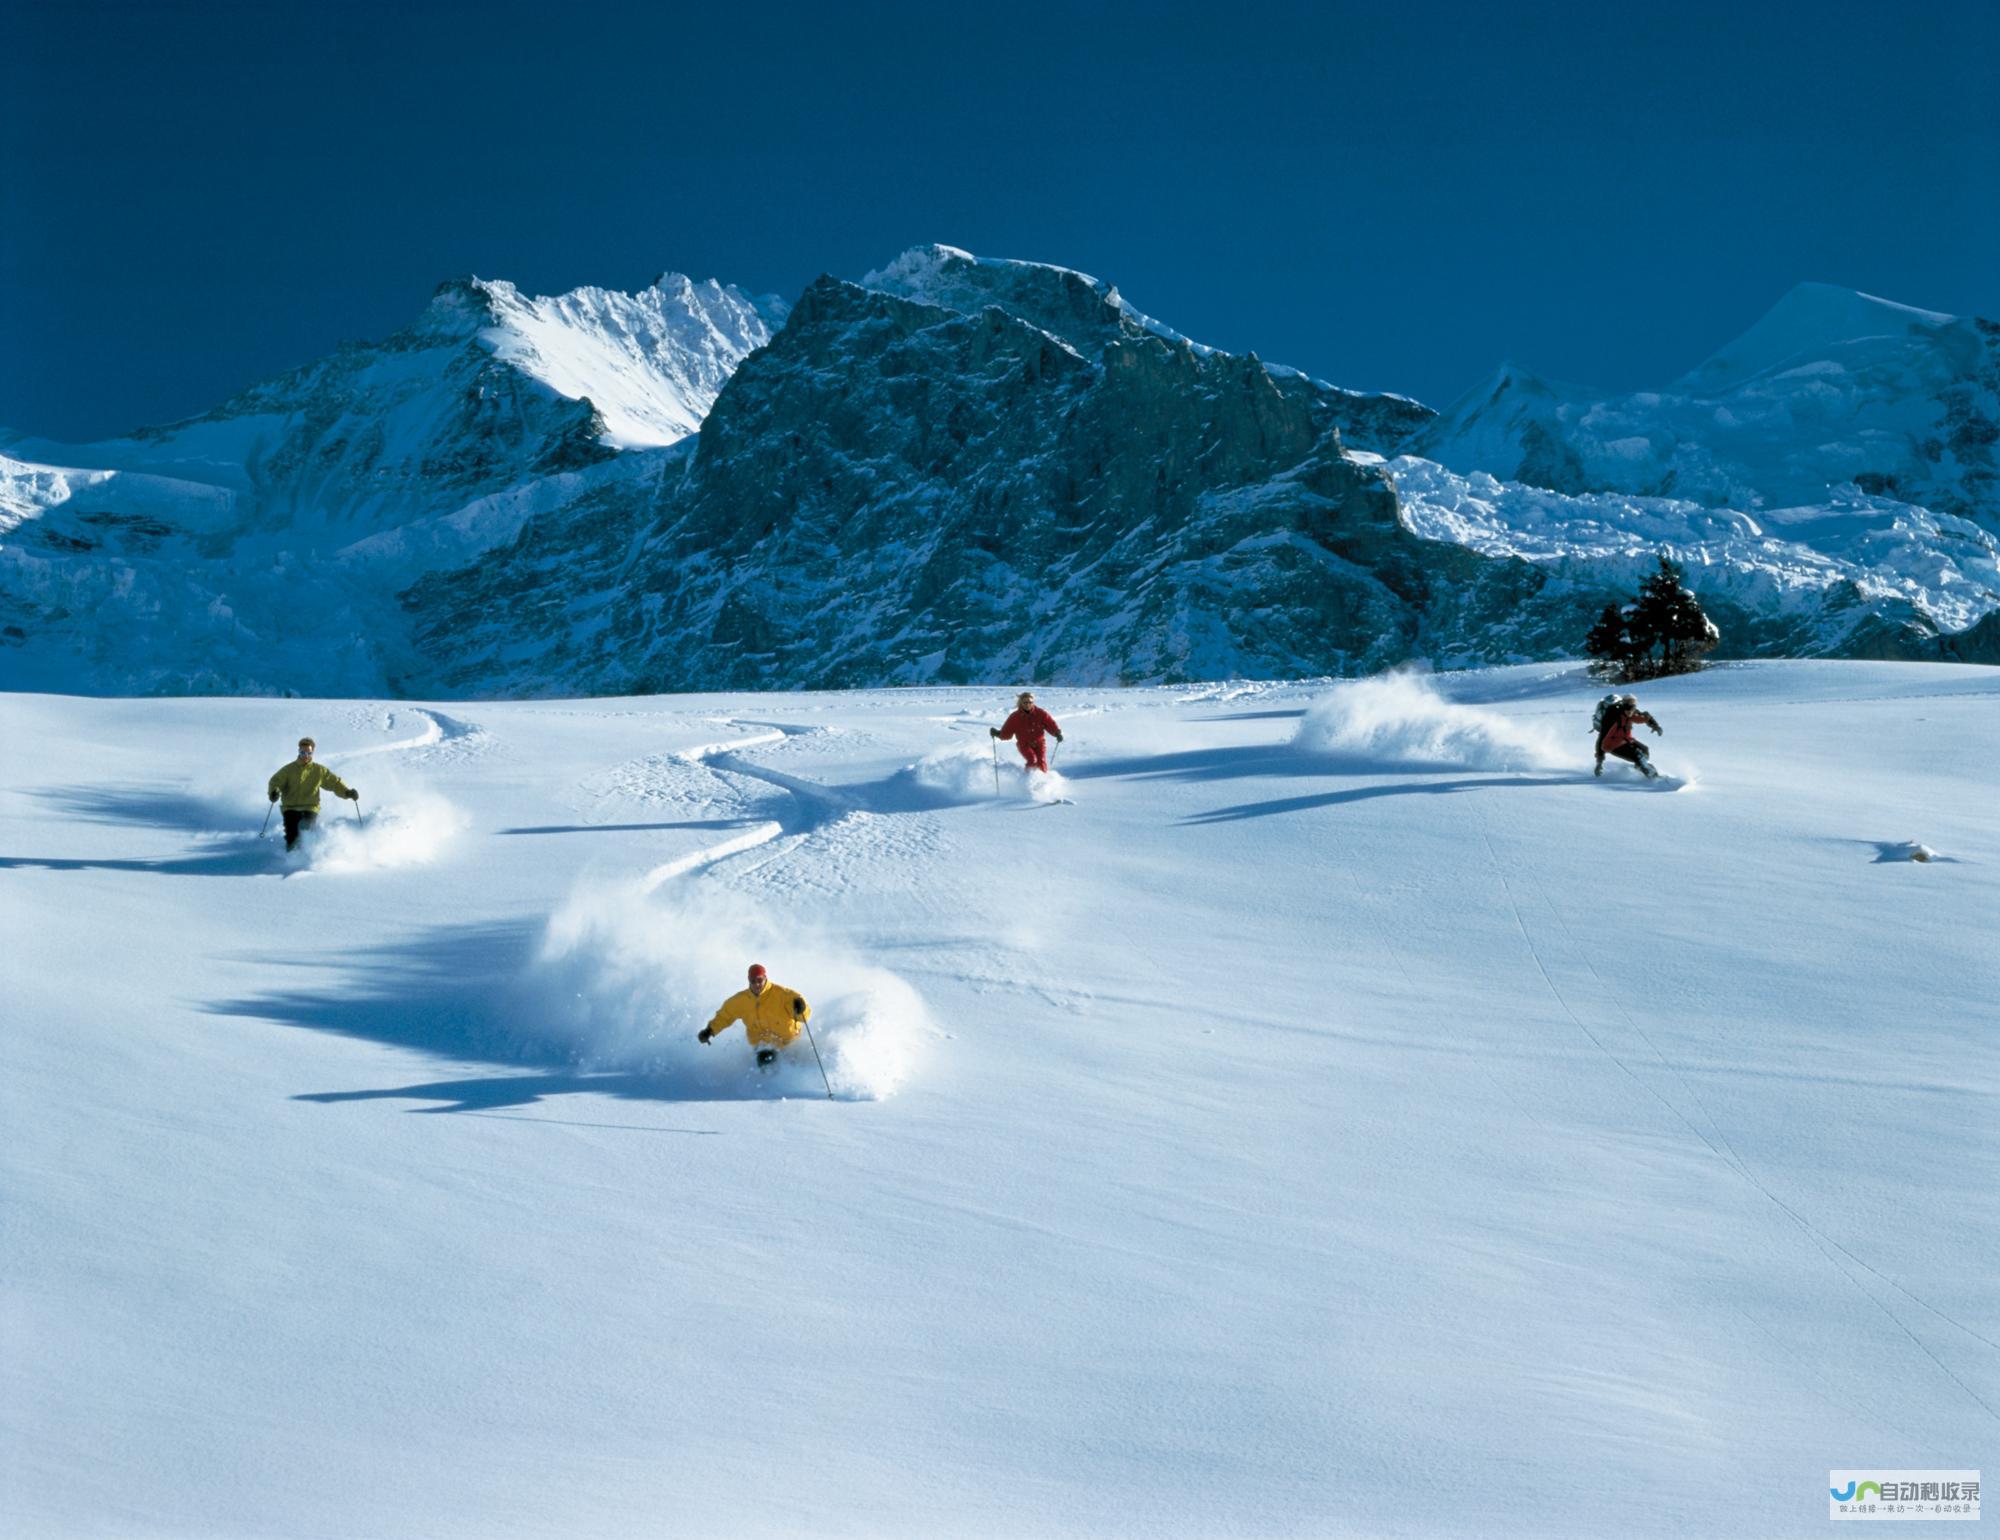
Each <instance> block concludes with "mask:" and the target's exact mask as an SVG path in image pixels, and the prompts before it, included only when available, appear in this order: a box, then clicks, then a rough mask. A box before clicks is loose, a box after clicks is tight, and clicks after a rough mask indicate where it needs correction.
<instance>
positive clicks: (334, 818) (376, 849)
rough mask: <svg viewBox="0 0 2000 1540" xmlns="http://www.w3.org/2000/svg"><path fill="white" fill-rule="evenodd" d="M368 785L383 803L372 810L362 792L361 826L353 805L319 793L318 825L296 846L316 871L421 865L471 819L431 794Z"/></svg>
mask: <svg viewBox="0 0 2000 1540" xmlns="http://www.w3.org/2000/svg"><path fill="white" fill-rule="evenodd" d="M371 785H374V786H375V787H376V788H377V789H379V790H380V792H381V796H382V799H383V800H382V801H381V803H380V804H379V805H374V806H371V804H370V802H369V800H368V793H367V792H366V791H363V793H362V799H363V800H362V801H361V803H360V804H358V808H359V812H360V813H361V814H362V815H365V820H366V821H365V822H364V821H363V818H362V817H357V816H356V810H357V804H355V803H352V802H349V801H347V800H346V799H345V798H342V797H336V796H334V795H333V794H332V793H331V792H327V793H323V794H322V795H321V798H320V812H319V821H318V822H317V824H315V825H314V827H313V829H312V831H311V832H310V833H309V834H308V835H307V836H306V838H305V840H304V842H303V843H302V845H301V847H300V848H301V850H302V851H303V852H304V854H305V857H306V863H307V865H309V866H310V867H311V868H312V869H313V870H314V871H316V872H370V871H389V870H392V869H394V868H396V867H403V866H425V865H428V864H429V863H430V862H432V861H435V860H436V859H437V857H438V853H439V852H440V851H441V850H443V848H444V846H445V845H446V844H447V843H448V842H449V841H450V840H451V839H452V837H453V836H454V835H456V834H457V833H458V832H459V830H461V829H463V828H464V827H465V826H466V824H467V822H468V821H469V820H468V819H467V818H466V815H465V811H464V810H463V809H462V808H460V807H458V806H457V805H456V804H454V803H452V802H450V801H449V800H447V799H446V798H444V797H441V796H439V795H438V794H437V793H436V792H434V791H430V790H427V789H425V788H423V787H420V786H409V785H398V784H396V783H395V782H393V781H390V782H386V783H385V782H384V781H383V779H382V778H381V777H379V776H378V777H377V778H376V781H375V782H374V783H371ZM274 822H275V820H274Z"/></svg>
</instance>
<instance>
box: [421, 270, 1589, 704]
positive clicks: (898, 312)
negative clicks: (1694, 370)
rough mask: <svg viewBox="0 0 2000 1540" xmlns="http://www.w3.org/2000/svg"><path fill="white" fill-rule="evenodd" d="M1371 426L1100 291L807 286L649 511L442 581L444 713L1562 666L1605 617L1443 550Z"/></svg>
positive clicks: (524, 546) (615, 513)
mask: <svg viewBox="0 0 2000 1540" xmlns="http://www.w3.org/2000/svg"><path fill="white" fill-rule="evenodd" d="M913 294H920V295H922V296H924V297H923V298H921V299H918V298H912V297H910V296H911V295H913ZM1350 404H1351V403H1350V402H1349V401H1348V400H1347V399H1346V398H1345V397H1344V396H1343V395H1342V393H1336V392H1325V391H1321V390H1319V389H1318V388H1317V387H1315V386H1313V385H1312V383H1311V382H1310V381H1307V380H1305V379H1304V378H1303V377H1302V376H1297V375H1285V376H1274V375H1273V374H1272V372H1271V371H1270V370H1269V369H1267V368H1266V367H1265V366H1264V365H1263V364H1262V363H1260V362H1259V361H1258V360H1256V359H1254V358H1244V357H1239V356H1236V355H1233V354H1229V353H1225V352H1221V351H1219V350H1216V349H1212V348H1198V347H1196V346H1194V345H1193V344H1191V343H1189V342H1188V341H1187V340H1186V339H1184V338H1181V337H1179V336H1177V335H1174V334H1171V333H1166V332H1165V331H1164V330H1163V329H1162V328H1158V327H1156V326H1155V325H1153V324H1151V323H1148V322H1146V321H1145V320H1143V319H1142V318H1138V317H1135V316H1134V314H1133V313H1132V312H1131V311H1130V310H1129V309H1128V308H1127V307H1126V306H1124V304H1123V303H1122V301H1120V300H1119V298H1118V297H1117V294H1116V292H1115V291H1114V290H1111V289H1109V288H1108V287H1107V286H1105V285H1102V284H1099V283H1097V282H1095V281H1094V280H1091V279H1088V278H1086V277H1084V276H1083V275H1081V274H1076V273H1072V272H1069V271H1068V270H1066V269H1061V268H1053V267H1042V266H1036V265H1033V264H1026V263H992V264H988V263H981V262H978V261H975V260H974V259H972V258H970V257H966V256H964V255H963V254H962V253H957V252H951V251H939V250H937V249H935V248H926V249H924V250H922V251H919V252H918V253H915V254H912V255H910V256H906V257H905V258H903V259H902V260H900V261H899V262H897V263H895V264H893V265H892V266H891V267H890V268H888V269H886V270H884V272H882V273H878V274H875V275H872V277H871V279H870V280H869V283H868V284H853V283H846V282H842V281H840V280H838V279H832V278H823V279H821V280H819V281H818V282H817V283H815V284H814V285H813V286H812V287H811V288H810V289H808V290H807V291H806V293H805V295H804V296H803V297H802V298H801V299H800V301H799V303H798V305H797V306H796V308H795V309H794V310H793V312H792V315H791V317H790V319H789V321H788V322H787V324H786V325H785V327H784V329H783V330H782V331H781V332H780V333H779V334H778V335H777V336H776V337H775V338H773V339H772V341H771V344H770V346H768V347H766V348H764V349H762V350H761V351H760V352H758V353H757V354H755V355H753V356H752V357H751V358H749V359H747V360H746V361H745V362H744V364H743V366H742V367H741V368H740V369H739V370H738V371H737V373H736V374H735V376H734V377H733V378H732V379H731V380H730V382H729V384H728V385H727V386H726V387H725V388H724V389H723V392H722V394H721V395H720V396H719V397H718V398H717V400H716V404H715V408H714V411H713V412H712V413H711V414H710V416H709V419H708V422H707V423H706V424H705V425H704V426H703V429H702V432H701V434H700V436H699V439H698V440H697V442H696V445H695V448H694V450H693V452H692V454H691V455H690V456H689V458H688V460H687V463H686V470H685V473H684V474H680V475H668V476H665V477H662V478H661V479H660V480H659V481H658V482H656V483H654V484H653V489H654V490H653V493H652V496H651V498H650V500H649V501H648V502H646V503H643V504H641V505H639V506H636V507H635V506H633V505H631V504H630V503H628V502H624V501H621V500H617V499H611V498H591V499H587V500H583V501H580V502H579V503H577V504H575V505H572V507H571V508H569V509H566V510H563V511H562V512H560V513H558V514H555V515H553V516H551V517H548V518H543V519H538V520H536V521H535V523H534V524H533V525H532V526H530V527H529V528H527V529H526V530H524V531H523V533H522V536H521V538H520V539H519V540H518V541H517V542H515V543H514V544H513V545H511V546H509V547H508V548H506V549H502V550H495V551H493V552H490V553H489V554H488V555H487V557H486V558H485V559H484V560H482V561H481V562H480V563H479V564H478V565H477V566H476V567H470V568H466V569H463V570H461V571H458V572H454V573H443V574H435V575H433V576H432V577H430V578H428V579H426V580H425V581H423V582H422V583H420V584H419V585H418V586H417V587H416V588H415V589H414V590H413V591H412V594H411V603H412V606H413V608H415V609H416V610H418V612H419V613H420V615H421V617H422V621H421V625H420V629H419V637H420V642H421V646H422V649H423V651H424V654H425V656H426V657H428V658H430V659H431V660H433V661H434V662H437V663H438V664H439V665H440V669H439V672H438V673H437V675H436V676H435V679H436V683H435V685H434V686H433V688H435V689H439V690H448V691H475V692H485V691H495V690H497V691H501V692H504V693H519V692H527V691H531V690H535V689H537V688H544V687H545V685H544V683H543V682H544V681H546V680H549V679H559V680H562V681H563V682H564V683H565V684H566V686H567V687H568V688H571V689H574V690H579V691H583V692H587V693H623V692H632V691H647V690H669V689H682V688H693V687H696V686H698V685H699V686H728V687H745V686H758V687H774V686H792V687H797V686H801V685H806V686H814V687H825V686H844V685H850V684H858V683H863V682H867V683H882V682H901V683H918V682H927V681H934V680H945V681H961V680H973V679H989V678H1001V677H1021V676H1032V677H1037V678H1044V679H1047V678H1059V679H1079V680H1081V679H1087V680H1096V681H1109V680H1142V679H1168V680H1177V679H1199V678H1216V677H1224V676H1230V675H1244V674H1252V675H1272V674H1300V673H1305V674H1319V673H1327V672H1338V673H1347V672H1356V671H1366V670H1370V669H1374V668H1378V667H1382V666H1384V665H1386V664H1389V663H1393V662H1397V661H1399V660H1401V659H1404V658H1408V657H1410V656H1412V655H1413V654H1426V653H1427V654H1430V655H1434V656H1439V657H1449V658H1471V657H1495V656H1503V657H1504V656H1545V655H1547V654H1548V653H1549V652H1550V651H1552V650H1559V649H1560V648H1561V647H1562V646H1563V644H1564V642H1565V641H1566V640H1567V638H1568V636H1569V634H1570V632H1571V631H1573V630H1574V629H1575V626H1576V624H1577V622H1578V619H1579V617H1580V616H1582V615H1587V613H1588V608H1589V607H1588V604H1587V603H1586V604H1585V607H1584V609H1583V610H1580V611H1579V610H1576V609H1575V608H1574V603H1573V601H1572V599H1571V598H1570V597H1569V596H1565V597H1564V598H1563V599H1562V600H1560V601H1559V602H1558V603H1557V604H1556V605H1555V606H1553V607H1549V608H1542V609H1537V608H1535V607H1534V606H1532V605H1529V604H1527V603H1525V601H1526V600H1527V599H1528V598H1529V597H1530V596H1531V595H1532V593H1533V592H1534V590H1535V589H1536V588H1538V587H1539V586H1540V585H1541V583H1542V581H1543V579H1542V578H1541V576H1540V574H1539V573H1538V572H1537V571H1536V570H1535V569H1534V568H1532V567H1531V566H1529V565H1527V564H1525V563H1521V562H1516V561H1511V560H1494V559H1492V558H1488V557H1485V556H1482V555H1479V554H1477V553H1475V552H1472V551H1470V550H1468V549H1466V548H1463V547H1459V546H1453V545H1450V544H1446V543H1442V542H1437V541H1429V540H1424V539H1420V538H1418V537H1417V536H1416V535H1415V534H1414V533H1413V532H1412V531H1411V530H1410V529H1409V528H1408V527H1407V525H1406V524H1405V523H1404V522H1403V521H1402V520H1401V519H1400V517H1399V516H1398V512H1397V507H1396V499H1395V495H1394V492H1393V491H1392V489H1391V487H1390V485H1389V482H1388V480H1387V478H1386V477H1384V475H1383V474H1382V472H1381V470H1380V468H1379V467H1378V466H1376V465H1372V464H1364V463H1362V462H1361V461H1359V460H1356V459H1354V458H1351V457H1350V456H1349V455H1348V454H1346V453H1345V452H1344V451H1343V446H1342V441H1341V438H1340V433H1339V420H1338V417H1339V413H1340V412H1342V411H1344V410H1346V409H1347V408H1348V407H1349V405H1350Z"/></svg>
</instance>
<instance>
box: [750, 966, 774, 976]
mask: <svg viewBox="0 0 2000 1540" xmlns="http://www.w3.org/2000/svg"><path fill="white" fill-rule="evenodd" d="M770 976H771V975H770V974H768V973H766V972H765V971H764V965H763V964H762V963H752V964H751V965H750V977H751V978H752V979H768V978H769V977H770Z"/></svg>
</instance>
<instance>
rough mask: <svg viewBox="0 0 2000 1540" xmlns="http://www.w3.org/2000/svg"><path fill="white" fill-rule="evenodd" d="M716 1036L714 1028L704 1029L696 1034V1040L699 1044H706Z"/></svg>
mask: <svg viewBox="0 0 2000 1540" xmlns="http://www.w3.org/2000/svg"><path fill="white" fill-rule="evenodd" d="M714 1035H715V1029H714V1028H713V1027H703V1028H702V1029H701V1030H700V1031H699V1032H697V1033H695V1035H694V1040H695V1041H696V1042H697V1043H705V1042H707V1041H708V1040H709V1039H710V1038H711V1037H713V1036H714Z"/></svg>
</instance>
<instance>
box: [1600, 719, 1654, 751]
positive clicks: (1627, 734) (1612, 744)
mask: <svg viewBox="0 0 2000 1540" xmlns="http://www.w3.org/2000/svg"><path fill="white" fill-rule="evenodd" d="M1641 722H1644V723H1645V724H1646V725H1647V726H1648V727H1650V728H1652V729H1653V731H1654V732H1658V731H1659V730H1660V724H1659V723H1658V722H1655V721H1654V720H1653V716H1652V713H1651V712H1648V711H1621V712H1619V713H1618V714H1617V715H1616V716H1614V717H1613V718H1612V719H1611V720H1610V721H1608V722H1606V723H1605V724H1604V735H1603V736H1602V737H1601V738H1599V739H1598V740H1597V754H1598V758H1600V759H1602V758H1603V757H1604V756H1605V755H1606V754H1609V753H1610V752H1611V751H1612V750H1613V749H1622V748H1624V747H1625V745H1626V744H1628V743H1630V742H1631V741H1632V729H1633V728H1635V727H1637V726H1638V725H1639V724H1640V723H1641Z"/></svg>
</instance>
